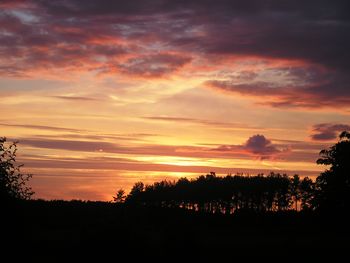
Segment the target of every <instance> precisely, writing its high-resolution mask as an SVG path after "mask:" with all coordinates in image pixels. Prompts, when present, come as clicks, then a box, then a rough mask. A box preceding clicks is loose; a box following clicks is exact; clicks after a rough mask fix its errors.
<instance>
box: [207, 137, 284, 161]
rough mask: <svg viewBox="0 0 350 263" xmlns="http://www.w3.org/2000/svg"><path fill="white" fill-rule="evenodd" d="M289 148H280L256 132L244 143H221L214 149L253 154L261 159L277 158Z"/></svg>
mask: <svg viewBox="0 0 350 263" xmlns="http://www.w3.org/2000/svg"><path fill="white" fill-rule="evenodd" d="M287 150H288V149H287V148H284V149H282V150H281V149H279V148H278V146H277V145H274V144H272V142H271V141H270V140H268V139H267V138H266V137H265V136H264V135H260V134H256V135H253V136H251V137H249V138H248V140H247V141H246V142H245V143H244V144H243V145H220V146H219V147H217V148H215V149H214V151H219V152H220V151H221V152H231V153H235V152H241V153H242V154H244V153H246V154H248V155H253V156H255V157H258V158H259V159H271V158H276V157H278V156H279V155H280V154H282V153H286V152H287Z"/></svg>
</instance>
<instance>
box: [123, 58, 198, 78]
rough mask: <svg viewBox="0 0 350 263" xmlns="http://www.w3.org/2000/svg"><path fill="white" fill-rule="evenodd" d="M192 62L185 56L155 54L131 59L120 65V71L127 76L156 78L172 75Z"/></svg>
mask: <svg viewBox="0 0 350 263" xmlns="http://www.w3.org/2000/svg"><path fill="white" fill-rule="evenodd" d="M190 61H191V58H190V57H188V56H184V55H175V54H154V55H147V56H140V57H136V58H131V59H129V60H127V61H126V62H124V63H123V64H120V65H119V69H120V71H121V72H123V73H126V74H130V75H137V76H141V77H150V78H155V77H162V76H164V75H167V74H169V73H172V72H174V71H176V70H178V69H180V68H181V67H183V66H184V65H185V64H187V63H189V62H190Z"/></svg>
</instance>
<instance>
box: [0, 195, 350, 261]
mask: <svg viewBox="0 0 350 263" xmlns="http://www.w3.org/2000/svg"><path fill="white" fill-rule="evenodd" d="M2 210H3V212H4V213H3V215H2V218H4V219H5V223H4V224H3V226H4V232H3V233H4V235H2V237H3V238H4V240H5V243H4V244H5V245H2V246H3V247H4V248H5V250H4V251H8V252H9V253H10V251H14V252H15V253H14V254H12V255H14V257H15V258H17V259H19V258H23V259H28V260H29V259H31V260H40V261H42V260H43V261H46V262H52V261H56V260H57V261H66V260H68V259H73V258H74V259H77V260H83V259H92V258H95V259H97V260H101V259H105V260H103V262H105V261H111V262H112V261H113V262H116V261H119V260H120V259H122V258H125V257H127V258H128V259H130V260H131V259H142V260H146V259H147V260H148V259H154V260H162V261H165V262H166V261H171V260H185V259H189V258H191V259H198V260H212V261H215V260H220V261H221V260H224V259H225V262H235V261H236V260H238V259H239V258H240V259H246V260H255V259H256V260H262V259H264V260H273V261H296V260H297V261H301V262H302V261H304V260H306V259H314V260H316V259H325V258H326V257H327V258H328V257H330V258H331V259H333V260H336V259H339V260H340V258H343V257H344V255H345V256H346V255H347V253H348V249H349V245H350V231H349V221H348V218H347V217H346V216H344V215H342V216H341V215H338V216H334V217H325V216H321V215H316V214H307V213H297V212H280V213H276V212H275V213H263V214H262V213H260V214H255V213H251V212H240V213H236V214H235V215H215V214H205V213H198V212H193V211H192V212H191V211H187V210H182V209H165V208H155V207H153V208H152V207H147V208H146V207H131V206H125V205H117V204H112V203H104V202H80V201H71V202H65V201H53V202H47V201H28V202H20V203H16V204H13V205H11V206H10V207H9V208H3V209H2ZM11 253H12V252H11ZM346 257H347V256H346ZM109 258H111V260H110V259H109ZM345 259H346V258H344V259H343V260H342V261H344V260H345ZM345 262H346V260H345Z"/></svg>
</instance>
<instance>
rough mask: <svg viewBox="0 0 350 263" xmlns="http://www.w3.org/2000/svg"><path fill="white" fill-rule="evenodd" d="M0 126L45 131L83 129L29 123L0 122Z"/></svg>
mask: <svg viewBox="0 0 350 263" xmlns="http://www.w3.org/2000/svg"><path fill="white" fill-rule="evenodd" d="M0 126H7V127H20V128H26V129H35V130H47V131H64V132H77V133H79V132H82V131H83V130H79V129H73V128H63V127H54V126H45V125H30V124H9V123H0Z"/></svg>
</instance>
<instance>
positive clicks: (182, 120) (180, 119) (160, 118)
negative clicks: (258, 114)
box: [142, 116, 253, 129]
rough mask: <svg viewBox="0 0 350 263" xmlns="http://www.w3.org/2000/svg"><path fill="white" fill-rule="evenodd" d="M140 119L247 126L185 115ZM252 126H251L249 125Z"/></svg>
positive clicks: (217, 125) (222, 125)
mask: <svg viewBox="0 0 350 263" xmlns="http://www.w3.org/2000/svg"><path fill="white" fill-rule="evenodd" d="M142 119H146V120H153V121H165V122H178V123H191V124H200V125H208V126H216V127H228V128H229V127H240V128H247V127H248V126H247V125H244V124H241V123H229V122H219V121H211V120H204V119H196V118H186V117H170V116H147V117H142ZM249 128H252V129H253V127H249Z"/></svg>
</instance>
